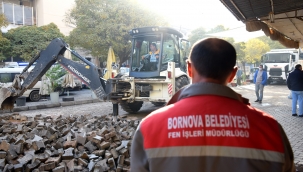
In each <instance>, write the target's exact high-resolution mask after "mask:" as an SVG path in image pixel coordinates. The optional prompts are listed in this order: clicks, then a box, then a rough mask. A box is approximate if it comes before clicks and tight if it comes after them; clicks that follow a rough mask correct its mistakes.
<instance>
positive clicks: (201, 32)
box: [188, 27, 207, 45]
mask: <svg viewBox="0 0 303 172" xmlns="http://www.w3.org/2000/svg"><path fill="white" fill-rule="evenodd" d="M205 37H207V36H206V30H205V29H204V28H203V27H199V28H197V29H195V30H193V31H191V34H190V35H189V36H188V41H189V42H190V43H191V44H192V45H193V44H194V43H195V42H197V41H198V40H200V39H203V38H205Z"/></svg>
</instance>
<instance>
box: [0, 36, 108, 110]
mask: <svg viewBox="0 0 303 172" xmlns="http://www.w3.org/2000/svg"><path fill="white" fill-rule="evenodd" d="M66 50H68V51H71V53H72V54H73V55H75V56H76V57H77V58H79V59H80V60H81V61H82V62H83V64H82V63H78V62H75V61H72V60H70V59H67V58H65V57H64V56H63V54H64V52H65V51H66ZM34 62H36V65H35V67H34V68H33V69H32V70H31V71H30V72H29V74H28V76H25V72H27V70H28V68H29V67H30V66H31V65H32V64H33V63H34ZM56 62H57V63H59V64H61V66H63V67H64V68H65V69H66V70H68V71H69V72H71V73H72V74H73V75H75V76H76V77H77V78H79V79H80V80H81V81H82V82H83V83H85V84H86V85H87V86H89V87H90V88H91V89H92V90H93V91H94V93H95V94H96V96H97V97H98V98H99V99H104V98H105V97H106V94H105V91H104V89H105V82H104V80H103V78H101V74H102V72H101V71H100V70H99V69H98V68H97V67H96V66H95V65H94V64H92V63H91V62H90V61H88V60H86V59H85V58H83V57H81V56H80V55H79V54H78V53H77V52H75V51H73V50H71V49H69V48H68V46H67V44H66V43H65V42H64V41H63V40H62V39H60V38H56V39H53V40H52V41H51V43H50V44H49V45H48V46H47V47H46V49H45V50H42V51H41V52H40V53H39V54H38V55H37V56H36V57H35V58H33V59H32V60H31V62H30V63H29V65H28V66H27V67H26V68H24V70H23V72H22V73H21V74H20V75H16V77H15V79H14V81H13V84H12V86H10V87H3V88H1V89H0V103H1V109H10V107H13V105H14V103H15V100H16V99H17V98H18V97H20V96H22V95H23V93H24V92H25V91H26V90H27V89H31V88H33V86H34V85H35V84H36V83H37V82H38V81H39V80H40V78H41V77H42V76H43V75H44V74H45V73H46V72H47V70H48V69H50V68H51V66H52V65H53V64H54V63H56ZM22 80H23V81H24V82H21V81H22ZM21 83H22V84H21Z"/></svg>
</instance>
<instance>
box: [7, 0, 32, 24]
mask: <svg viewBox="0 0 303 172" xmlns="http://www.w3.org/2000/svg"><path fill="white" fill-rule="evenodd" d="M2 13H3V14H4V15H5V17H6V18H7V20H8V22H10V23H11V24H15V25H33V7H27V6H24V5H16V4H11V3H4V2H2Z"/></svg>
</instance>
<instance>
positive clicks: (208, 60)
mask: <svg viewBox="0 0 303 172" xmlns="http://www.w3.org/2000/svg"><path fill="white" fill-rule="evenodd" d="M235 65H236V50H235V48H234V47H233V46H232V45H231V44H230V43H228V42H227V41H225V40H222V39H218V38H207V39H203V40H200V41H198V42H196V43H195V44H194V45H193V47H192V49H191V52H190V57H189V61H188V73H189V75H190V76H191V77H192V81H193V83H194V82H202V81H206V82H215V83H219V84H227V83H228V82H231V81H232V79H233V77H234V76H235V74H236V72H237V67H235ZM201 79H202V80H201Z"/></svg>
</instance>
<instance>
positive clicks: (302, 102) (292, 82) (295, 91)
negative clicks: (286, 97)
mask: <svg viewBox="0 0 303 172" xmlns="http://www.w3.org/2000/svg"><path fill="white" fill-rule="evenodd" d="M287 87H288V89H290V90H291V97H292V110H291V111H292V116H297V103H298V104H299V117H303V72H302V66H301V65H300V64H297V65H296V66H295V70H294V71H292V72H291V73H289V76H288V78H287Z"/></svg>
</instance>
